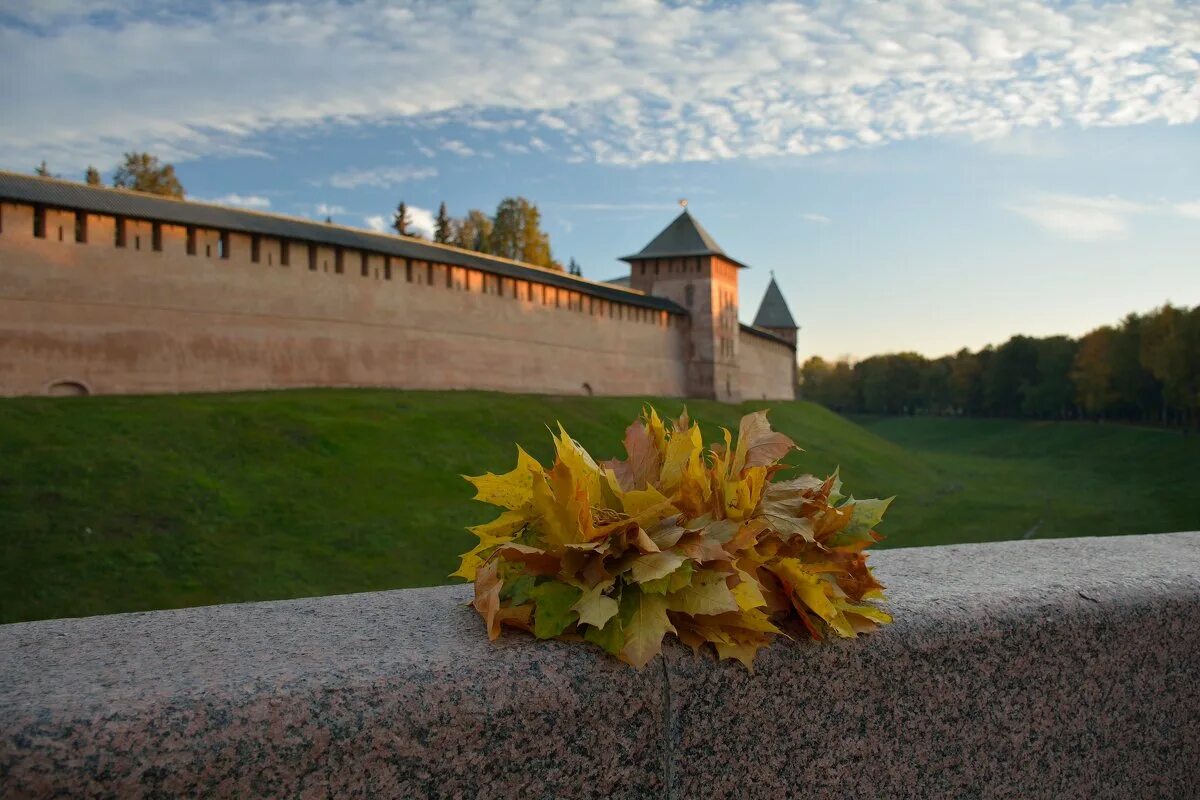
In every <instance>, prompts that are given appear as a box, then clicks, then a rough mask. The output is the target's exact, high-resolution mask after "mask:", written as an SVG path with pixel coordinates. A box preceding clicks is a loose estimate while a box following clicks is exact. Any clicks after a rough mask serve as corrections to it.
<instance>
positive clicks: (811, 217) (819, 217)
mask: <svg viewBox="0 0 1200 800" xmlns="http://www.w3.org/2000/svg"><path fill="white" fill-rule="evenodd" d="M800 219H802V220H805V221H806V222H815V223H817V224H818V225H828V224H829V223H830V222H833V220H831V219H830V218H829V217H827V216H825V215H824V214H816V213H814V212H812V211H805V212H804V213H802V214H801V215H800Z"/></svg>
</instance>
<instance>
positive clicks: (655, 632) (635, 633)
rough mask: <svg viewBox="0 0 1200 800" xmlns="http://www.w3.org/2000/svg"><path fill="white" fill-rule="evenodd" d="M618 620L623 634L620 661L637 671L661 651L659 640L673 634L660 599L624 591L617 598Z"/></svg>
mask: <svg viewBox="0 0 1200 800" xmlns="http://www.w3.org/2000/svg"><path fill="white" fill-rule="evenodd" d="M621 617H622V619H621V623H622V624H621V627H622V630H623V631H624V634H625V644H624V646H622V647H621V660H622V661H624V662H626V663H628V664H630V665H632V666H634V667H637V668H639V669H640V668H642V667H644V666H646V664H647V663H648V662H649V661H650V659H652V658H654V657H655V656H656V655H658V654H659V653H660V652H661V651H662V640H663V637H664V636H666V635H667V634H668V633H674V632H675V626H674V625H672V624H671V620H670V619H669V618H668V617H667V599H666V598H665V597H663V596H662V595H657V594H642V593H641V592H639V591H638V590H637V589H635V588H632V587H630V588H627V589H626V591H625V594H624V595H623V596H622V597H621Z"/></svg>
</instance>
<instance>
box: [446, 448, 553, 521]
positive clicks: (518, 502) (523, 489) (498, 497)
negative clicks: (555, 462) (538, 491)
mask: <svg viewBox="0 0 1200 800" xmlns="http://www.w3.org/2000/svg"><path fill="white" fill-rule="evenodd" d="M542 472H543V470H542V465H541V464H539V463H538V462H537V459H535V458H534V457H533V456H531V455H529V454H528V453H526V452H525V451H524V449H522V448H521V447H518V448H517V466H516V467H515V468H514V469H513V470H512V472H506V473H504V474H503V475H495V474H493V473H491V472H489V473H487V474H485V475H478V476H475V477H471V476H469V475H464V476H463V477H464V478H466V479H467V480H468V481H470V482H471V483H472V484H474V485H475V499H476V500H479V501H480V502H483V503H491V504H492V505H494V506H500V507H502V508H508V509H512V510H514V511H516V510H518V509H522V508H525V507H527V506H528V505H529V504H530V503H531V502H532V500H533V496H532V492H533V479H534V476H535V475H539V474H541V473H542Z"/></svg>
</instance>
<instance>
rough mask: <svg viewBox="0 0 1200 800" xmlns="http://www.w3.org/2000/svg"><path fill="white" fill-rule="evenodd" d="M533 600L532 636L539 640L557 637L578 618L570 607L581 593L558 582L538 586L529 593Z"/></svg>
mask: <svg viewBox="0 0 1200 800" xmlns="http://www.w3.org/2000/svg"><path fill="white" fill-rule="evenodd" d="M529 594H530V596H531V597H532V598H533V599H534V603H535V604H534V607H533V635H534V636H536V637H537V638H539V639H552V638H554V637H555V636H558V635H559V634H560V633H562V632H563V631H564V630H566V629H567V626H568V625H570V624H571V623H572V622H574V621H575V618H576V617H577V616H578V615H577V614H576V613H575V611H574V610H573V609H572V607H573V606H574V605H575V602H576V601H577V600H579V596H580V595H582V594H583V592H582V591H580V590H579V589H577V588H575V587H574V586H568V585H567V584H565V583H559V582H558V581H547V582H546V583H541V584H538V585H537V586H535V587H534V588H533V590H532V591H531V592H530V593H529Z"/></svg>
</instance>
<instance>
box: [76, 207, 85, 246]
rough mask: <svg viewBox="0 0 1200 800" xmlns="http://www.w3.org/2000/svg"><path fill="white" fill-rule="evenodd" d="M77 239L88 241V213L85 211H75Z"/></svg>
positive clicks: (81, 241) (83, 241) (81, 242)
mask: <svg viewBox="0 0 1200 800" xmlns="http://www.w3.org/2000/svg"><path fill="white" fill-rule="evenodd" d="M75 241H77V242H79V243H80V244H86V243H87V213H86V212H83V211H76V212H75Z"/></svg>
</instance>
